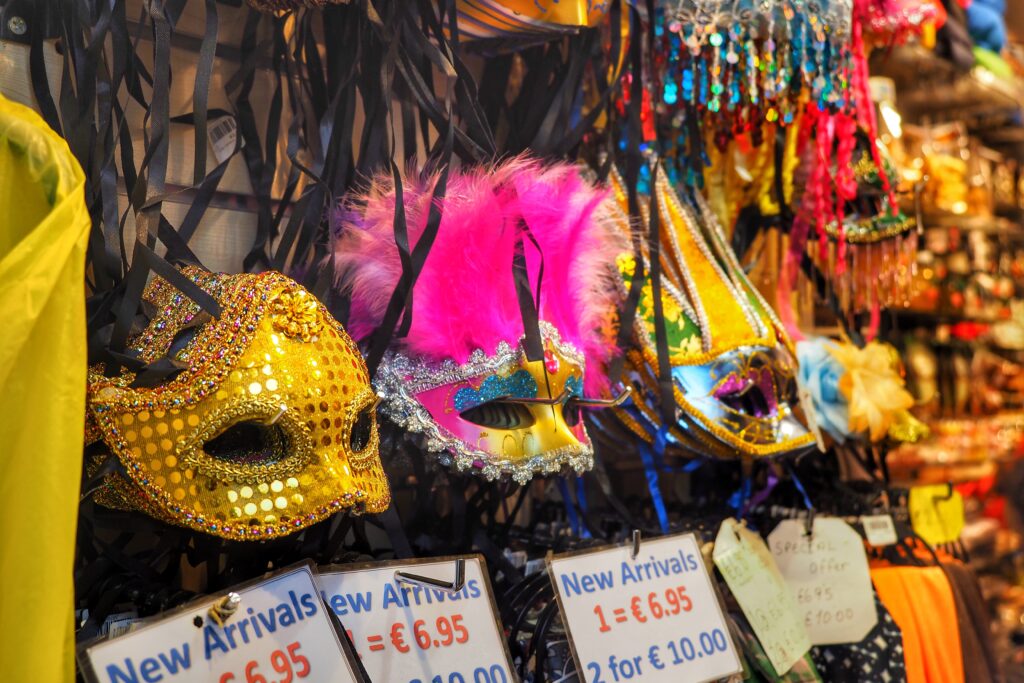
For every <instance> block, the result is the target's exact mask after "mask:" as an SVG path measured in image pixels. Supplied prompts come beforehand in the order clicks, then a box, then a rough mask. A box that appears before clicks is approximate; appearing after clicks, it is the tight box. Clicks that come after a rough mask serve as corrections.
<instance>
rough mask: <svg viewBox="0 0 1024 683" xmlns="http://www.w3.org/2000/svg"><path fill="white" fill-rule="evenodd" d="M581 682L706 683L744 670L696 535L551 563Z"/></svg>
mask: <svg viewBox="0 0 1024 683" xmlns="http://www.w3.org/2000/svg"><path fill="white" fill-rule="evenodd" d="M548 570H549V573H550V576H551V580H552V582H553V583H554V585H555V592H556V594H557V596H558V603H559V606H560V607H561V610H562V617H563V620H564V622H565V624H566V628H567V629H568V631H569V635H570V640H571V643H572V647H573V654H574V655H575V657H576V664H577V668H578V670H579V671H580V678H581V680H584V681H587V683H601V682H602V681H627V680H628V681H643V682H644V683H648V682H650V681H659V682H660V681H666V682H667V681H673V682H675V681H682V680H685V681H709V680H714V679H718V678H723V677H725V676H729V675H730V674H733V673H737V672H739V671H740V670H741V665H740V663H739V659H738V658H737V655H736V647H735V645H734V644H733V642H732V639H731V637H730V636H729V628H728V625H727V624H726V621H725V617H724V615H723V613H722V608H721V605H720V604H719V601H718V596H717V594H716V593H715V590H714V588H713V586H712V584H711V578H710V577H709V576H708V572H707V569H706V568H705V567H704V562H703V560H702V558H701V554H700V546H699V545H698V543H697V539H696V538H695V537H694V535H693V534H685V535H682V536H669V537H665V538H659V539H655V540H650V541H645V542H644V543H643V544H642V545H641V547H640V552H639V553H638V554H637V556H636V557H635V558H634V557H633V553H632V548H631V547H628V548H627V547H621V546H618V547H614V548H607V549H602V550H596V551H585V552H580V553H569V554H566V555H557V556H555V557H552V558H550V559H549V560H548Z"/></svg>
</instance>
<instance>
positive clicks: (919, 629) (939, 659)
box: [871, 567, 964, 683]
mask: <svg viewBox="0 0 1024 683" xmlns="http://www.w3.org/2000/svg"><path fill="white" fill-rule="evenodd" d="M871 580H872V581H873V582H874V584H875V590H876V591H878V596H879V597H880V598H881V599H882V603H883V604H884V605H885V607H886V609H888V610H889V613H890V614H892V618H893V620H894V621H895V622H896V625H897V626H899V627H900V630H901V631H902V632H903V656H904V659H905V660H906V664H907V683H964V665H963V655H962V651H961V646H960V628H959V623H958V621H957V613H956V602H955V600H954V599H953V589H952V587H951V586H950V585H949V580H948V579H947V578H946V574H945V573H944V572H943V571H942V568H941V567H878V568H874V569H872V570H871Z"/></svg>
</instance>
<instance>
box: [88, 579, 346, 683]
mask: <svg viewBox="0 0 1024 683" xmlns="http://www.w3.org/2000/svg"><path fill="white" fill-rule="evenodd" d="M234 592H236V593H237V594H238V595H239V596H240V597H241V599H242V600H241V603H239V606H238V609H237V611H236V612H235V613H234V614H233V615H231V616H229V617H227V618H226V620H225V621H224V622H223V624H224V625H223V626H219V625H217V623H216V622H215V621H214V620H213V619H212V618H211V616H210V608H211V607H213V606H214V605H216V604H218V603H220V601H221V598H222V597H223V596H220V597H217V598H211V599H209V600H203V601H201V602H196V603H194V604H190V605H188V606H186V607H184V608H182V609H181V610H178V611H176V612H175V613H173V614H171V615H169V616H167V617H164V618H161V619H159V620H158V621H156V622H154V623H151V624H148V625H144V626H142V627H141V628H139V629H138V630H136V631H133V632H132V633H129V634H127V635H124V636H121V637H120V638H116V639H114V640H105V641H102V642H97V643H95V644H93V645H87V646H85V647H84V648H83V649H82V651H81V652H80V654H79V657H80V658H81V661H82V669H83V670H84V671H85V672H86V674H87V676H90V677H91V678H92V680H94V681H99V682H100V683H157V682H159V683H293V682H294V683H298V682H299V681H302V683H354V682H355V681H359V680H360V679H359V678H358V677H357V676H356V674H355V673H354V669H355V667H354V666H353V665H352V663H351V662H350V661H349V659H348V656H347V655H346V653H345V650H344V649H343V647H342V644H341V640H340V639H339V637H338V634H337V633H336V632H335V630H334V626H333V625H332V624H331V619H330V616H329V615H328V613H327V611H326V609H325V607H324V605H323V603H321V602H320V598H319V588H318V587H317V585H316V581H315V579H314V572H313V569H312V567H309V566H304V567H297V568H295V569H290V570H286V571H285V572H282V573H280V574H276V575H274V576H272V577H270V578H268V579H265V580H262V581H259V582H257V583H253V584H248V585H247V586H245V587H240V588H237V589H235V591H234Z"/></svg>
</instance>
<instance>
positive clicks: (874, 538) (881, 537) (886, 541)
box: [860, 515, 899, 548]
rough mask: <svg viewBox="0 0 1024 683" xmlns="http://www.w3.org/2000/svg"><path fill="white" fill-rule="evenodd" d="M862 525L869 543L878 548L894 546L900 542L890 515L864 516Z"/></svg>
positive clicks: (861, 521) (861, 520) (861, 519)
mask: <svg viewBox="0 0 1024 683" xmlns="http://www.w3.org/2000/svg"><path fill="white" fill-rule="evenodd" d="M860 525H861V526H862V527H864V535H865V536H866V537H867V539H868V543H870V544H871V545H873V546H875V547H876V548H884V547H885V546H887V545H893V544H895V543H896V541H897V540H899V539H898V537H897V536H896V525H895V524H893V522H892V517H891V516H890V515H864V516H863V517H861V518H860Z"/></svg>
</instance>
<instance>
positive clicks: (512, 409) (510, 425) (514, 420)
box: [459, 399, 534, 429]
mask: <svg viewBox="0 0 1024 683" xmlns="http://www.w3.org/2000/svg"><path fill="white" fill-rule="evenodd" d="M459 416H460V417H461V418H462V419H463V420H466V421H468V422H472V423H473V424H475V425H480V426H481V427H489V428H490V429H525V428H527V427H530V426H532V425H533V423H534V419H533V415H532V414H531V413H530V409H529V408H528V407H526V406H525V405H523V404H522V403H512V402H509V401H502V400H501V399H495V400H492V401H486V402H484V403H481V404H480V405H478V406H473V407H472V408H468V409H466V410H464V411H462V412H461V413H459Z"/></svg>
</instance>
